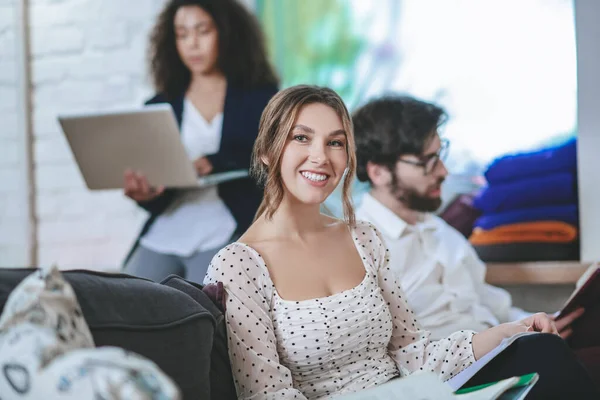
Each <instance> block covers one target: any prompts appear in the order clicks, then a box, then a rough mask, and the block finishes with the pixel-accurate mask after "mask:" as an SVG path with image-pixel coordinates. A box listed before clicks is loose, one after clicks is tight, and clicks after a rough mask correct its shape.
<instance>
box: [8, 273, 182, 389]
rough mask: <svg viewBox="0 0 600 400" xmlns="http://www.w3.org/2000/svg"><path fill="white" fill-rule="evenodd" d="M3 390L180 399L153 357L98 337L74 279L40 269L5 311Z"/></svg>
mask: <svg viewBox="0 0 600 400" xmlns="http://www.w3.org/2000/svg"><path fill="white" fill-rule="evenodd" d="M0 393H2V398H3V399H4V398H10V399H12V398H16V399H37V398H53V399H54V398H56V399H98V398H102V399H161V400H163V399H164V400H167V399H180V395H179V390H178V389H177V387H176V386H175V384H174V383H173V382H172V380H171V379H170V378H169V377H167V376H166V375H165V374H164V373H163V372H162V371H161V370H160V369H159V368H158V367H157V366H156V365H155V364H154V363H153V362H151V361H149V360H146V359H144V358H142V357H141V356H138V355H136V354H133V353H130V352H127V351H125V350H123V349H120V348H116V347H103V348H94V341H93V339H92V335H91V333H90V330H89V328H88V326H87V323H86V321H85V319H84V318H83V314H82V312H81V308H80V307H79V303H78V301H77V298H76V296H75V293H74V291H73V288H72V287H71V285H69V283H68V282H66V281H65V280H64V279H63V277H62V275H61V273H60V272H59V270H58V269H57V268H56V267H52V268H50V269H49V270H38V271H36V272H35V273H33V274H31V275H29V276H28V277H27V278H25V279H24V280H23V281H22V282H21V283H20V284H19V285H18V286H17V287H16V288H15V289H14V290H13V292H12V293H11V294H10V296H9V298H8V300H7V302H6V306H5V308H4V311H3V313H2V316H0Z"/></svg>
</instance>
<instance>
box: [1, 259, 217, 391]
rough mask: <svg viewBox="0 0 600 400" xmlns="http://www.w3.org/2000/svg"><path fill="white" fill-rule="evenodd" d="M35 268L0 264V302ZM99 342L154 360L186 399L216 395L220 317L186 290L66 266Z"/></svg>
mask: <svg viewBox="0 0 600 400" xmlns="http://www.w3.org/2000/svg"><path fill="white" fill-rule="evenodd" d="M33 271H34V269H0V308H2V309H3V308H4V304H5V302H6V299H7V297H8V295H9V293H10V292H11V291H12V290H13V289H14V288H15V286H16V285H17V284H18V283H19V282H21V280H23V279H24V278H25V277H26V276H27V275H29V274H30V273H32V272H33ZM63 274H64V277H65V279H66V280H67V281H68V282H69V283H70V284H71V285H72V286H73V289H74V291H75V294H76V295H77V299H78V300H79V303H80V305H81V309H82V312H83V315H84V317H85V319H86V322H87V323H88V326H89V327H90V331H91V332H92V335H93V337H94V342H95V343H96V346H108V345H110V346H117V347H122V348H124V349H127V350H130V351H133V352H135V353H138V354H140V355H142V356H145V357H147V358H149V359H150V360H152V361H154V362H155V363H156V364H157V365H158V366H159V367H160V368H161V369H162V370H163V371H164V372H165V373H166V374H167V375H169V376H170V377H171V378H172V379H173V380H174V381H175V382H176V383H177V385H178V386H179V388H180V389H181V392H182V395H183V398H184V399H194V400H197V399H209V398H210V362H211V360H210V356H211V349H212V347H213V343H212V342H213V334H214V326H215V319H214V317H213V315H212V314H211V312H209V311H208V310H206V309H205V308H203V307H202V306H200V304H199V303H198V302H196V301H194V300H193V299H192V298H191V297H190V296H189V295H187V294H185V293H183V292H181V291H180V290H176V289H173V288H171V287H168V286H165V285H160V284H157V283H154V282H151V281H149V280H145V279H141V278H135V277H132V276H129V275H124V274H105V273H99V272H93V271H81V270H76V271H65V272H64V273H63Z"/></svg>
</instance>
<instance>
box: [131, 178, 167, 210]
mask: <svg viewBox="0 0 600 400" xmlns="http://www.w3.org/2000/svg"><path fill="white" fill-rule="evenodd" d="M164 190H165V188H164V186H159V187H157V188H156V187H152V186H150V184H149V183H148V180H147V179H146V176H145V175H144V174H142V173H141V172H134V171H132V170H126V171H125V196H127V197H129V198H131V199H133V200H135V201H136V202H138V203H143V202H145V201H150V200H152V199H154V198H156V197H158V196H160V195H161V194H162V192H163V191H164Z"/></svg>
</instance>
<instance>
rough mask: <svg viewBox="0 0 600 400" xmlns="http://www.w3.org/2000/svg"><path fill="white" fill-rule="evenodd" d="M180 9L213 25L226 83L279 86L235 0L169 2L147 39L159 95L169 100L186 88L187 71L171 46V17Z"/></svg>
mask: <svg viewBox="0 0 600 400" xmlns="http://www.w3.org/2000/svg"><path fill="white" fill-rule="evenodd" d="M183 6H199V7H201V8H202V9H203V10H204V11H206V12H207V13H208V14H210V16H211V17H212V18H213V20H214V21H215V25H216V27H217V31H218V33H219V55H218V60H217V62H218V65H219V68H220V70H221V71H222V72H223V74H224V75H225V77H226V78H227V80H228V81H229V82H230V83H232V84H234V85H237V86H241V87H257V86H264V85H277V84H278V83H279V80H278V78H277V75H276V73H275V71H274V70H273V67H272V66H271V64H270V62H269V60H268V57H267V51H266V47H265V43H264V35H263V32H262V30H261V28H260V24H259V22H258V20H257V19H256V17H255V16H254V15H253V14H251V13H250V11H248V10H247V9H246V7H244V6H243V5H242V4H240V3H239V2H238V1H237V0H170V1H169V2H168V3H167V5H166V7H165V8H164V10H163V11H162V12H161V14H160V15H159V17H158V20H157V23H156V25H155V26H154V29H153V31H152V33H151V36H150V48H149V54H148V55H149V61H150V74H151V76H152V80H153V83H154V87H155V89H156V90H157V91H158V92H159V93H163V94H164V95H165V96H167V98H173V97H176V96H178V95H180V94H181V93H183V92H184V91H185V90H186V89H187V88H188V86H189V84H190V79H191V75H190V71H189V70H188V68H187V67H186V66H185V65H184V64H183V62H182V61H181V58H180V57H179V53H178V52H177V47H176V45H175V27H174V19H175V14H176V13H177V10H178V9H179V8H180V7H183Z"/></svg>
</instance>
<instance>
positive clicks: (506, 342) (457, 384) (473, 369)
mask: <svg viewBox="0 0 600 400" xmlns="http://www.w3.org/2000/svg"><path fill="white" fill-rule="evenodd" d="M536 334H537V332H522V333H517V334H516V335H513V336H511V337H509V338H505V339H503V340H502V342H500V344H499V345H498V346H496V347H495V348H494V349H492V350H491V351H490V352H489V353H487V354H486V355H484V356H483V357H481V358H480V359H479V360H477V361H475V362H474V363H473V364H471V365H470V366H469V367H467V368H465V369H464V370H463V371H461V372H460V373H459V374H458V375H456V376H455V377H453V378H451V379H449V380H448V381H446V383H447V384H448V385H450V387H451V388H452V389H453V390H458V389H460V388H461V387H462V386H463V385H464V384H465V383H467V382H468V381H469V379H471V378H472V377H473V376H475V374H476V373H477V372H479V371H480V370H481V369H482V368H483V367H485V366H486V365H487V364H488V363H489V362H490V361H492V360H493V359H494V357H496V356H497V355H498V354H500V353H502V352H503V351H504V350H505V349H506V348H507V347H508V346H510V345H511V344H512V343H513V342H514V341H515V340H517V339H519V338H521V337H523V336H527V335H536Z"/></svg>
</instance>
